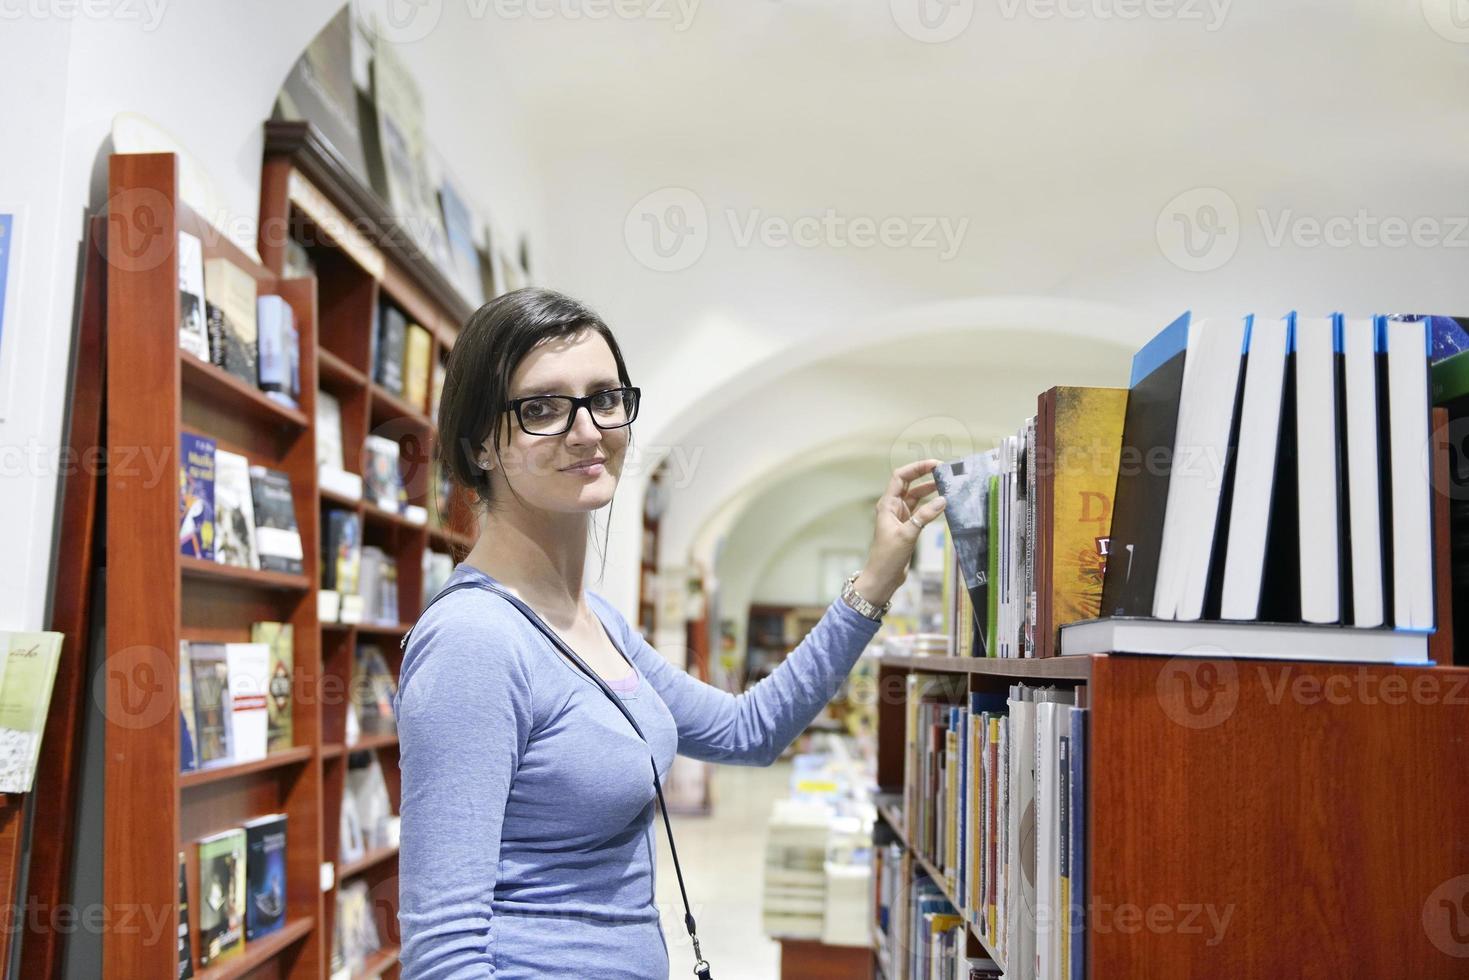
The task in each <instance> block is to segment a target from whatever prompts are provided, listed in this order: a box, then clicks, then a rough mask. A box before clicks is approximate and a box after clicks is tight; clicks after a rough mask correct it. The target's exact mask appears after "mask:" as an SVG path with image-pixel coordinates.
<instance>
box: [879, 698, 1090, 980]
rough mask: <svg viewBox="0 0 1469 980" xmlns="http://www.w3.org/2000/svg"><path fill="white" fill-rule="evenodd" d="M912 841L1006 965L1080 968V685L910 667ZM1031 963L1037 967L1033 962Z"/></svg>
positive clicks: (908, 817)
mask: <svg viewBox="0 0 1469 980" xmlns="http://www.w3.org/2000/svg"><path fill="white" fill-rule="evenodd" d="M907 684H908V687H907V700H906V717H905V740H906V741H905V767H904V785H903V813H904V819H905V821H906V826H905V833H906V835H907V839H908V843H909V844H910V845H911V846H912V847H914V848H915V849H917V851H918V852H919V853H920V854H922V855H923V856H924V857H926V858H927V859H928V861H929V863H930V864H931V865H932V866H933V868H934V869H935V870H936V871H937V873H938V875H939V876H940V878H941V882H942V884H943V886H944V888H945V889H946V891H947V894H948V895H951V896H953V900H954V901H955V902H956V903H957V905H958V907H959V910H960V913H961V914H962V915H963V917H964V919H965V921H966V922H968V923H970V924H971V925H972V926H973V927H974V929H975V930H976V931H977V933H978V934H979V936H980V937H981V938H982V939H983V940H984V942H985V945H986V947H987V948H988V949H989V951H990V952H991V953H992V954H993V955H994V957H995V959H996V960H997V962H999V963H1001V964H1003V965H1005V966H1006V967H1008V968H1010V969H1011V970H1012V971H1013V972H1011V973H1010V974H1009V975H1012V976H1031V975H1034V976H1035V977H1037V978H1038V980H1071V978H1078V980H1079V978H1081V977H1084V976H1085V975H1086V956H1085V949H1086V946H1085V919H1084V915H1083V910H1082V907H1081V901H1080V898H1081V896H1083V895H1085V885H1084V882H1083V880H1082V878H1083V870H1084V869H1085V867H1086V825H1085V813H1086V809H1085V800H1086V778H1085V773H1086V768H1085V745H1086V720H1087V711H1086V709H1085V707H1084V706H1082V705H1078V704H1077V701H1078V690H1076V689H1070V688H1055V687H1033V686H1030V685H1024V684H1016V685H1014V686H1012V687H1011V688H1010V689H1009V691H1008V693H1007V694H998V693H995V694H990V693H979V692H974V693H966V692H965V690H964V684H965V680H964V678H963V677H962V676H955V675H931V674H922V673H914V674H909V675H908V678H907ZM1031 964H1033V968H1032V966H1031Z"/></svg>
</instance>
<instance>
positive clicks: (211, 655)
mask: <svg viewBox="0 0 1469 980" xmlns="http://www.w3.org/2000/svg"><path fill="white" fill-rule="evenodd" d="M189 670H190V672H191V674H192V679H193V688H194V689H193V697H192V700H193V703H194V728H195V735H196V737H197V739H198V745H199V749H198V753H197V754H196V756H195V758H196V759H197V760H198V767H199V768H200V769H203V768H206V767H209V766H217V765H224V764H226V763H228V762H229V761H230V759H231V751H230V697H229V687H230V684H229V664H228V662H227V661H226V659H225V647H224V644H222V643H190V644H189Z"/></svg>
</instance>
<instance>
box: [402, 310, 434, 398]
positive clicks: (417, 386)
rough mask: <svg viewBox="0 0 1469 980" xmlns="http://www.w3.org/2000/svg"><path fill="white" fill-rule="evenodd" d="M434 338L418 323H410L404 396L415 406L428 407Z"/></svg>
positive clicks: (405, 359) (404, 370) (404, 374)
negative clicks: (430, 365)
mask: <svg viewBox="0 0 1469 980" xmlns="http://www.w3.org/2000/svg"><path fill="white" fill-rule="evenodd" d="M432 356H433V338H432V337H430V336H429V332H428V331H427V330H425V329H423V327H420V326H419V325H418V324H416V323H411V324H409V325H408V334H407V341H406V343H405V344H404V346H403V398H404V400H406V401H407V402H408V403H409V404H410V405H412V406H413V407H414V408H417V409H420V410H424V411H426V410H427V409H428V386H429V360H430V358H431V357H432Z"/></svg>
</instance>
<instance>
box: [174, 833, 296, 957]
mask: <svg viewBox="0 0 1469 980" xmlns="http://www.w3.org/2000/svg"><path fill="white" fill-rule="evenodd" d="M196 847H197V849H198V856H199V891H198V894H197V896H196V897H197V898H198V901H199V913H198V922H199V960H198V965H199V966H201V967H203V966H209V967H212V966H215V965H216V964H219V963H223V962H225V961H227V960H231V959H234V958H236V957H238V956H240V955H242V954H243V953H244V952H245V948H246V946H247V945H248V944H249V943H252V942H254V941H256V940H258V939H261V938H263V937H265V936H268V935H270V934H271V933H273V932H276V931H277V930H279V929H280V928H281V927H282V926H283V925H285V922H286V815H285V814H284V813H272V814H268V815H266V816H263V817H257V818H255V819H254V820H251V821H248V822H247V823H245V824H244V825H242V826H239V827H234V828H231V829H230V830H223V831H220V832H219V833H217V834H210V835H209V836H207V837H203V838H200V839H199V840H198V842H197V843H196ZM189 904H190V903H189V879H188V871H187V864H186V862H185V860H184V854H183V852H180V853H179V919H178V922H179V925H178V976H179V977H180V978H185V977H192V976H193V975H194V965H195V964H194V957H193V953H192V949H191V944H190V941H189V912H188V909H189Z"/></svg>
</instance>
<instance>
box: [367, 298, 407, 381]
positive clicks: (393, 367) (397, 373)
mask: <svg viewBox="0 0 1469 980" xmlns="http://www.w3.org/2000/svg"><path fill="white" fill-rule="evenodd" d="M379 331H380V333H379V336H378V340H377V352H376V353H377V362H376V363H375V364H374V365H373V372H374V374H373V380H374V381H376V382H377V383H378V384H380V385H382V386H383V387H384V388H386V389H388V391H391V392H392V393H393V394H395V395H401V394H403V349H404V347H405V345H406V344H407V342H408V337H407V334H408V321H407V319H406V318H404V316H403V313H402V311H401V310H399V309H398V308H397V307H396V306H389V305H386V304H384V305H383V307H382V319H381V321H380V324H379Z"/></svg>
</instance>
